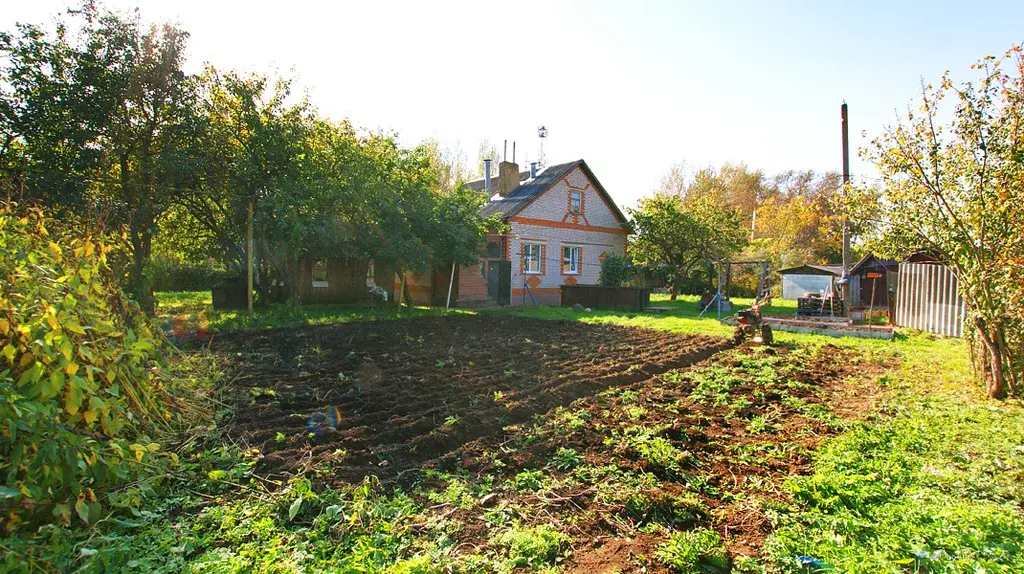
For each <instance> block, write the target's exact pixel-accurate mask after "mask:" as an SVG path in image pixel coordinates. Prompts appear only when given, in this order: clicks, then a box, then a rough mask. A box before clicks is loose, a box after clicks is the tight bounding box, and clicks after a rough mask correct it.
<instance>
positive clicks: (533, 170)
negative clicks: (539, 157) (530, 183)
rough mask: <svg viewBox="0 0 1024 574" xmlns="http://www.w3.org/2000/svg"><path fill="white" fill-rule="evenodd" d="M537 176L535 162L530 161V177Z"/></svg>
mask: <svg viewBox="0 0 1024 574" xmlns="http://www.w3.org/2000/svg"><path fill="white" fill-rule="evenodd" d="M536 177H537V162H535V161H531V162H530V179H536Z"/></svg>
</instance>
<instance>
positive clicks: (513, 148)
mask: <svg viewBox="0 0 1024 574" xmlns="http://www.w3.org/2000/svg"><path fill="white" fill-rule="evenodd" d="M515 162H516V142H512V163H515Z"/></svg>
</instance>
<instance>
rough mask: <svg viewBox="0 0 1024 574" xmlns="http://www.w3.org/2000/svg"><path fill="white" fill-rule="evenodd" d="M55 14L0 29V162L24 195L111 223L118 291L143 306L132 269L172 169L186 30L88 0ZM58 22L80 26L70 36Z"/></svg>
mask: <svg viewBox="0 0 1024 574" xmlns="http://www.w3.org/2000/svg"><path fill="white" fill-rule="evenodd" d="M67 20H69V21H63V20H62V21H61V22H60V23H59V24H58V26H57V28H56V31H55V32H54V33H53V34H46V33H45V32H43V31H42V30H41V29H39V28H37V27H34V26H20V27H19V31H20V35H18V36H15V35H11V34H3V35H0V53H3V54H4V55H5V56H6V58H5V59H6V61H7V64H6V65H5V66H4V67H3V68H2V70H0V85H4V86H5V88H4V92H3V97H2V101H3V105H2V107H0V124H2V125H0V137H3V138H4V141H5V143H4V144H3V148H2V151H0V154H2V155H0V165H2V166H3V167H5V168H7V169H15V170H19V173H18V174H17V176H16V177H17V178H18V179H19V180H20V182H19V187H27V190H26V191H27V195H28V198H29V199H36V200H39V201H42V202H44V203H46V204H49V205H55V206H73V207H74V206H77V207H79V208H81V207H84V206H89V207H92V208H94V209H100V210H102V211H103V213H104V214H105V216H106V217H107V218H108V219H109V220H110V222H111V223H113V224H115V225H123V226H124V229H125V233H126V237H127V242H126V247H127V249H128V252H129V254H130V262H129V263H128V265H127V266H126V268H125V269H124V270H123V273H124V276H125V289H126V291H127V292H129V293H131V294H133V295H134V296H135V297H136V299H137V300H138V301H139V303H140V304H141V305H142V306H143V308H145V309H147V310H152V300H151V297H150V293H149V288H148V285H147V284H146V282H145V280H144V276H143V270H144V268H145V265H146V263H147V262H148V260H149V256H150V254H151V252H152V240H153V237H154V235H155V233H156V220H157V218H158V217H159V215H160V213H161V212H162V211H163V210H164V209H166V208H167V206H168V205H170V201H169V200H170V199H171V198H172V197H173V195H174V189H173V187H171V186H170V185H169V182H170V181H171V179H173V175H172V174H173V172H174V171H175V170H177V169H178V168H180V167H182V166H181V165H180V164H179V163H178V162H177V161H176V159H177V156H178V154H177V151H178V149H177V148H179V146H180V145H182V143H183V142H184V139H183V135H182V134H179V133H178V130H179V127H180V126H182V125H183V122H184V119H185V116H186V115H187V113H188V111H189V109H190V108H191V97H192V94H193V92H192V89H191V88H192V84H191V81H190V78H189V77H188V76H187V75H186V74H184V73H183V72H182V70H181V65H182V62H183V61H184V47H185V40H186V39H187V37H188V34H187V33H185V32H184V31H182V30H180V29H178V28H176V27H174V26H171V25H169V24H165V25H162V26H153V27H151V28H149V29H144V28H143V26H142V24H141V23H140V21H139V20H138V18H137V17H136V18H135V19H129V18H125V17H123V16H120V15H118V14H115V13H113V12H107V11H101V10H100V9H99V8H97V7H96V5H95V4H93V3H91V2H86V3H85V4H84V5H83V6H82V8H81V9H79V10H73V11H69V18H68V19H67ZM69 26H73V27H77V28H78V29H79V30H80V32H79V34H78V38H77V41H75V40H73V39H71V38H69V33H68V28H69ZM14 143H16V144H17V145H12V144H14ZM9 153H20V154H21V157H19V158H13V157H6V156H7V154H9Z"/></svg>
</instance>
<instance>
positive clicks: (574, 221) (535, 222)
mask: <svg viewBox="0 0 1024 574" xmlns="http://www.w3.org/2000/svg"><path fill="white" fill-rule="evenodd" d="M572 191H578V192H580V194H581V200H582V206H583V207H582V210H581V211H580V212H579V213H574V212H572V211H570V209H569V205H570V199H569V198H570V192H572ZM509 224H510V226H511V228H512V229H511V233H510V242H509V254H510V257H511V261H512V301H511V303H512V304H513V305H520V304H522V302H523V294H524V288H523V284H524V283H526V284H527V285H529V292H530V293H532V294H533V297H534V299H535V300H536V301H537V303H539V304H542V305H558V304H559V303H560V295H561V289H560V288H561V286H562V285H563V284H581V285H592V284H596V283H597V282H598V277H599V275H600V272H601V260H602V259H603V256H604V255H605V254H609V253H617V254H620V255H621V254H623V253H625V251H626V234H625V232H624V231H623V230H622V228H621V225H620V224H619V221H618V218H617V217H616V216H615V214H614V213H613V211H612V210H611V208H610V207H609V206H608V204H607V203H606V202H605V201H604V198H602V197H601V195H600V193H599V192H598V191H597V189H596V188H595V187H594V186H593V184H592V183H591V182H590V181H589V180H588V179H587V177H586V174H584V173H583V171H582V170H580V169H579V168H576V169H574V170H573V171H571V172H569V173H568V174H567V175H566V176H565V177H564V178H563V179H562V181H560V182H558V183H557V184H556V185H554V186H552V188H551V189H549V190H548V191H546V192H544V193H543V194H542V195H541V196H540V197H538V198H537V199H535V200H534V201H533V203H531V204H530V205H529V206H527V207H526V209H524V210H523V211H521V212H520V213H519V214H517V215H516V216H515V217H513V218H512V219H511V220H510V221H509ZM526 244H538V245H540V246H541V251H542V254H541V256H542V258H543V262H542V266H541V267H542V273H540V274H530V273H526V272H525V270H524V269H523V264H524V262H523V255H522V254H523V252H524V245H526ZM563 247H579V248H581V251H582V253H581V255H582V258H581V261H580V270H579V274H576V275H573V274H566V273H564V272H563V269H562V248H563ZM526 303H527V304H531V301H530V297H529V295H527V296H526Z"/></svg>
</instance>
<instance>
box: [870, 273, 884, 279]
mask: <svg viewBox="0 0 1024 574" xmlns="http://www.w3.org/2000/svg"><path fill="white" fill-rule="evenodd" d="M881 278H882V274H881V273H868V279H881Z"/></svg>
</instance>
